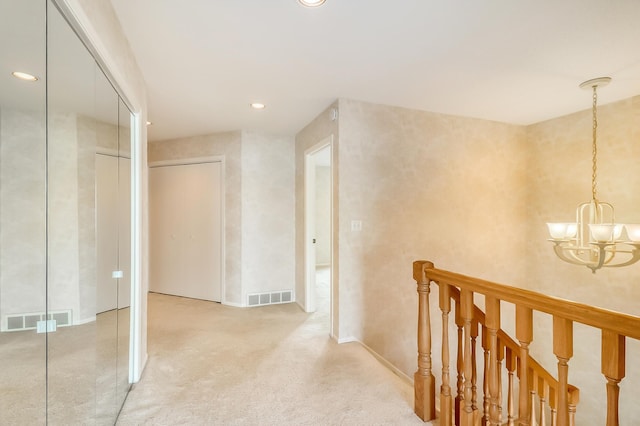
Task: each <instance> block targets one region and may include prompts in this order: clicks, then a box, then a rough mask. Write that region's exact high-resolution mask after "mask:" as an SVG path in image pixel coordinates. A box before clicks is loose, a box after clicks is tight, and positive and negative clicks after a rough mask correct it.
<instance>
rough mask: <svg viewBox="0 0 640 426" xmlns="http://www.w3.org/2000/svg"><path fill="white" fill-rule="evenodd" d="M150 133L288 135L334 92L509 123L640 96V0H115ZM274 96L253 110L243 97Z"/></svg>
mask: <svg viewBox="0 0 640 426" xmlns="http://www.w3.org/2000/svg"><path fill="white" fill-rule="evenodd" d="M111 2H112V4H113V6H114V9H115V11H116V13H117V15H118V17H119V19H120V22H121V24H122V26H123V29H124V32H125V34H126V36H127V37H128V39H129V42H130V43H131V47H132V49H133V51H134V54H135V55H136V57H137V60H138V63H139V66H140V68H141V70H142V73H143V75H144V78H145V80H146V83H147V89H148V100H149V119H150V120H151V121H153V125H152V126H150V128H149V139H150V140H165V139H172V138H177V137H185V136H192V135H200V134H207V133H214V132H222V131H230V130H238V129H245V130H256V131H262V132H268V133H274V134H282V135H294V134H296V133H297V132H298V131H300V130H301V129H302V128H303V127H304V126H305V125H306V124H307V123H309V122H310V121H311V120H312V119H313V118H315V117H316V116H317V115H318V114H319V113H320V112H321V111H322V110H323V109H324V108H326V107H327V106H328V105H329V104H330V103H331V102H333V101H334V100H335V99H337V98H351V99H357V100H363V101H368V102H374V103H380V104H387V105H395V106H401V107H406V108H413V109H419V110H425V111H434V112H440V113H447V114H455V115H461V116H468V117H477V118H483V119H488V120H496V121H503V122H508V123H515V124H530V123H535V122H539V121H543V120H546V119H549V118H553V117H557V116H561V115H565V114H569V113H572V112H575V111H579V110H584V109H587V108H590V105H591V95H590V93H588V92H585V91H583V90H580V89H579V88H578V85H579V84H580V83H581V82H582V81H584V80H587V79H590V78H594V77H600V76H610V77H612V78H613V81H612V83H611V84H610V85H609V86H607V87H606V88H605V89H602V90H601V91H600V92H599V95H600V103H608V102H612V101H615V100H619V99H623V98H628V97H631V96H635V95H638V94H640V47H639V45H640V24H639V23H638V20H639V19H640V1H638V0H616V1H615V2H610V1H606V0H563V1H555V0H518V1H513V0H483V1H461V0H395V1H391V0H326V3H325V4H324V5H323V6H322V7H320V8H305V7H303V6H301V5H300V4H298V2H297V1H296V0H184V1H175V0H135V1H131V0H111ZM254 101H259V102H263V103H265V104H266V105H267V107H266V109H264V110H261V111H256V110H252V109H251V108H250V107H249V103H251V102H254Z"/></svg>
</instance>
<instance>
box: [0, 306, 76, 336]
mask: <svg viewBox="0 0 640 426" xmlns="http://www.w3.org/2000/svg"><path fill="white" fill-rule="evenodd" d="M46 320H54V321H55V322H56V325H57V327H65V326H68V325H71V324H72V322H71V310H66V311H54V312H49V314H48V315H47V314H46V313H44V312H36V313H29V314H10V315H6V316H5V317H4V318H3V321H2V331H24V330H35V329H36V328H37V327H38V322H40V321H46Z"/></svg>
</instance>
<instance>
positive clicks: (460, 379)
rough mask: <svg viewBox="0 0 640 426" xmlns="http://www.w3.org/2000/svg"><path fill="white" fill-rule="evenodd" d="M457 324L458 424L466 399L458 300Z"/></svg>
mask: <svg viewBox="0 0 640 426" xmlns="http://www.w3.org/2000/svg"><path fill="white" fill-rule="evenodd" d="M456 326H457V328H458V353H457V355H456V369H457V374H458V375H457V379H456V389H457V391H456V401H455V410H454V419H455V422H456V425H459V424H460V412H461V410H462V401H463V400H464V364H463V352H462V351H463V349H462V344H463V326H464V321H463V320H462V307H461V305H460V301H459V300H456Z"/></svg>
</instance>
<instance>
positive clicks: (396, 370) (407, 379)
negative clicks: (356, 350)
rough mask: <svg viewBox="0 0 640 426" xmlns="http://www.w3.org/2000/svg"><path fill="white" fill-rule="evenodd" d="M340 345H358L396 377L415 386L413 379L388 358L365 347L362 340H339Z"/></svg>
mask: <svg viewBox="0 0 640 426" xmlns="http://www.w3.org/2000/svg"><path fill="white" fill-rule="evenodd" d="M338 343H340V344H342V343H358V344H359V345H360V346H362V347H363V348H365V349H366V350H367V352H369V353H370V354H371V355H373V357H374V358H375V359H376V360H378V362H379V363H380V364H382V365H384V366H385V367H387V368H388V369H389V370H391V372H392V373H393V374H395V375H396V376H398V377H400V378H401V379H402V380H403V381H404V382H406V383H407V384H410V385H411V386H413V379H412V378H411V377H409V376H407V375H406V374H405V373H404V372H403V371H402V370H400V369H399V368H398V367H396V366H395V365H393V364H391V363H390V362H389V361H388V360H387V359H386V358H384V357H383V356H382V355H380V354H379V353H378V352H376V351H374V350H373V349H371V348H370V347H369V346H367V345H365V344H364V343H362V342H361V341H360V340H358V339H356V338H355V337H345V338H342V339H338Z"/></svg>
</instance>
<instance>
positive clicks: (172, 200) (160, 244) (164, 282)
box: [149, 162, 222, 302]
mask: <svg viewBox="0 0 640 426" xmlns="http://www.w3.org/2000/svg"><path fill="white" fill-rule="evenodd" d="M221 170H222V167H221V163H220V162H208V163H198V164H181V165H170V166H159V167H152V168H150V169H149V222H150V224H149V225H150V226H149V242H150V247H149V252H150V253H149V254H150V262H149V263H150V264H149V275H150V276H149V278H150V279H149V289H150V290H151V291H153V292H157V293H164V294H172V295H176V296H184V297H191V298H195V299H204V300H211V301H215V302H219V301H220V299H221V281H222V280H221V276H222V174H221Z"/></svg>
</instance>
